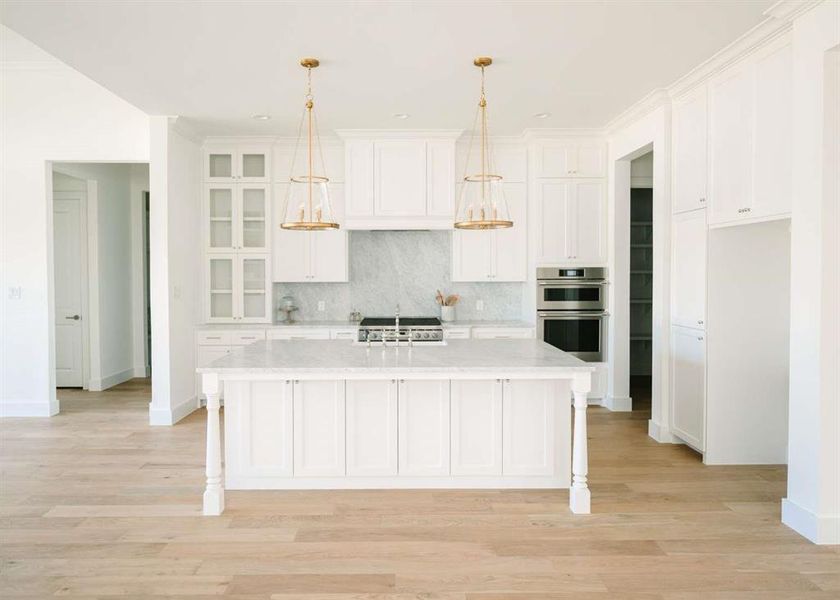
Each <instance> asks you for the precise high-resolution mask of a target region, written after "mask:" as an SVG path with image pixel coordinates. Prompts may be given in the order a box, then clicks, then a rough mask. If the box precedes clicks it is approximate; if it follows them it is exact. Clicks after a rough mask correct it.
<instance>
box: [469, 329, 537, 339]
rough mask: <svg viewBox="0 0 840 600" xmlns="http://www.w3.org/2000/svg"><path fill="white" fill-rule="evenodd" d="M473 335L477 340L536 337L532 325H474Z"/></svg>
mask: <svg viewBox="0 0 840 600" xmlns="http://www.w3.org/2000/svg"><path fill="white" fill-rule="evenodd" d="M472 336H473V338H475V339H477V340H491V339H498V340H501V339H517V340H522V339H529V338H532V337H534V330H533V328H531V327H473V330H472Z"/></svg>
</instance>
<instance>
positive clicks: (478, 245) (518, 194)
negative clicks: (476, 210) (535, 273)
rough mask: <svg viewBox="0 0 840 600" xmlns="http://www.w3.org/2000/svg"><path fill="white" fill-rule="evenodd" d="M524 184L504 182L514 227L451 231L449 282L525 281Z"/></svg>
mask: <svg viewBox="0 0 840 600" xmlns="http://www.w3.org/2000/svg"><path fill="white" fill-rule="evenodd" d="M526 196H527V193H526V186H525V184H521V183H508V184H505V199H506V200H507V203H508V208H509V210H510V215H511V220H512V221H513V227H509V228H506V229H494V230H491V231H471V230H464V229H456V230H455V231H453V232H452V281H499V282H502V281H526V280H527V278H528V274H527V270H528V263H527V258H528V257H527V255H528V223H527V197H526Z"/></svg>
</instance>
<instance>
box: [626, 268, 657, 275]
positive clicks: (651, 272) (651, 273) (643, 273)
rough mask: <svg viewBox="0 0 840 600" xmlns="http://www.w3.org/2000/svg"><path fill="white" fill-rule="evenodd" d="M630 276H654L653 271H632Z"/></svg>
mask: <svg viewBox="0 0 840 600" xmlns="http://www.w3.org/2000/svg"><path fill="white" fill-rule="evenodd" d="M630 274H631V275H653V271H638V270H635V269H632V270H631V271H630Z"/></svg>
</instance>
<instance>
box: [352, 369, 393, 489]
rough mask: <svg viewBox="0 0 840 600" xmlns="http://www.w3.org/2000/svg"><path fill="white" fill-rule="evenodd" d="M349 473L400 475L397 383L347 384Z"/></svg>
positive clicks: (379, 381) (357, 382)
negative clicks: (398, 470) (398, 469)
mask: <svg viewBox="0 0 840 600" xmlns="http://www.w3.org/2000/svg"><path fill="white" fill-rule="evenodd" d="M347 474H348V475H351V476H352V475H364V476H368V475H396V474H397V384H396V382H394V381H391V380H377V381H348V382H347Z"/></svg>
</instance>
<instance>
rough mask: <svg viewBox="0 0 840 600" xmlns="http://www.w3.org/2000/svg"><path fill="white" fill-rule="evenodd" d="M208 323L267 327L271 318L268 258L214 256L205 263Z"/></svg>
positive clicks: (235, 255)
mask: <svg viewBox="0 0 840 600" xmlns="http://www.w3.org/2000/svg"><path fill="white" fill-rule="evenodd" d="M206 281H207V298H206V302H207V306H206V317H207V322H209V323H231V322H235V323H266V322H268V321H270V317H271V293H270V290H271V288H270V285H271V281H270V275H269V260H268V257H267V256H258V255H253V256H251V255H245V254H237V253H230V254H217V255H212V256H208V259H207V273H206Z"/></svg>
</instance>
